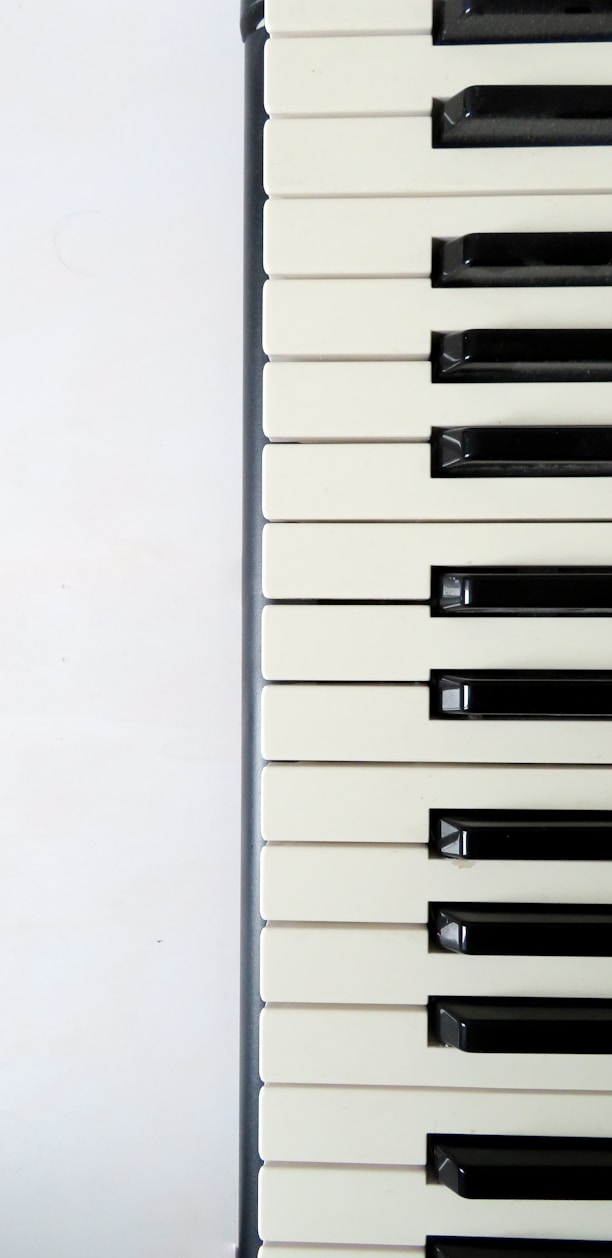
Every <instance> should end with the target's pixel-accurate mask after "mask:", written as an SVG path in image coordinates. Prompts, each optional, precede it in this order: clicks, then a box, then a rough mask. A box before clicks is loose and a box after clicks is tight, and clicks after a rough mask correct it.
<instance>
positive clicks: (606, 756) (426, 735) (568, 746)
mask: <svg viewBox="0 0 612 1258" xmlns="http://www.w3.org/2000/svg"><path fill="white" fill-rule="evenodd" d="M449 671H450V670H449ZM429 699H430V695H429V686H425V685H410V684H409V685H399V686H392V685H388V686H385V685H380V684H374V685H361V686H346V685H344V686H343V685H339V686H333V685H328V686H318V685H282V684H281V685H271V686H266V687H265V688H264V691H263V699H262V755H263V757H264V759H265V760H313V761H319V760H331V761H337V762H342V761H351V762H355V761H357V762H358V761H367V760H370V761H372V762H377V763H384V762H393V763H399V762H401V761H414V760H425V761H433V762H435V761H440V762H444V761H448V762H450V763H452V764H456V763H457V761H465V763H466V764H478V763H480V764H496V763H504V762H507V763H509V764H521V763H522V764H609V765H612V722H611V721H608V720H599V721H598V720H593V721H591V720H576V721H572V720H559V721H556V720H548V719H544V720H510V721H504V720H499V721H498V720H494V719H493V720H484V721H477V720H476V721H472V720H462V719H457V720H453V719H446V720H438V719H434V720H430V717H429Z"/></svg>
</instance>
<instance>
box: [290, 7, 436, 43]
mask: <svg viewBox="0 0 612 1258" xmlns="http://www.w3.org/2000/svg"><path fill="white" fill-rule="evenodd" d="M431 22H432V0H266V27H267V30H268V31H269V33H270V34H271V35H272V36H275V35H306V34H316V35H340V34H366V33H367V34H369V33H373V34H379V33H382V32H385V31H387V32H388V31H391V32H403V33H404V34H408V35H417V34H423V33H429V32H430V31H431Z"/></svg>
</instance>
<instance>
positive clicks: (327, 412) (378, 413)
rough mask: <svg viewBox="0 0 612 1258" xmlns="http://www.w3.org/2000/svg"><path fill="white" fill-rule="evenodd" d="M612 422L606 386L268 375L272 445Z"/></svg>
mask: <svg viewBox="0 0 612 1258" xmlns="http://www.w3.org/2000/svg"><path fill="white" fill-rule="evenodd" d="M524 199H525V200H526V201H529V199H530V198H527V197H526V198H524ZM487 203H488V204H495V202H494V201H493V200H491V201H488V202H487ZM320 204H322V205H324V204H325V202H321V203H320ZM365 204H367V202H366V203H365ZM390 204H393V202H390ZM495 291H497V292H499V289H497V290H495ZM530 291H532V290H530ZM611 415H612V382H608V381H605V382H601V381H597V382H595V383H590V382H589V383H576V382H574V381H570V382H568V383H563V384H559V383H553V384H549V383H538V384H523V383H515V384H454V385H453V384H448V383H446V384H433V383H432V379H431V366H430V364H429V363H428V362H427V363H425V362H361V363H358V362H350V363H349V362H321V363H315V362H301V363H300V362H293V363H291V362H288V363H283V362H275V363H268V364H267V365H266V368H265V370H264V429H265V432H266V435H267V436H268V437H269V438H270V439H271V440H272V441H407V440H409V441H428V440H429V437H430V436H431V430H432V428H434V427H438V428H439V427H452V426H455V427H461V425H463V424H470V425H471V426H480V425H485V424H486V425H489V426H491V427H495V426H496V425H499V426H500V427H502V426H506V425H508V426H512V425H530V426H531V425H534V424H537V425H546V426H548V425H553V426H556V425H557V424H572V423H576V422H577V420H579V421H580V423H583V424H609V423H610V416H611Z"/></svg>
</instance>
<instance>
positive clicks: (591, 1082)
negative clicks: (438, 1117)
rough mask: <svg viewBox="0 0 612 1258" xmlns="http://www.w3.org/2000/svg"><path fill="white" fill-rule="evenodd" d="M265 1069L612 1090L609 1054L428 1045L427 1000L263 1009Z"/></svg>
mask: <svg viewBox="0 0 612 1258" xmlns="http://www.w3.org/2000/svg"><path fill="white" fill-rule="evenodd" d="M490 990H491V991H492V990H493V984H491V988H490ZM260 1069H261V1073H262V1078H263V1079H264V1080H265V1081H266V1083H301V1084H312V1083H317V1084H324V1085H329V1084H335V1085H339V1086H343V1087H344V1086H346V1085H351V1084H352V1085H353V1086H357V1087H366V1086H368V1087H381V1086H383V1087H399V1088H401V1087H407V1088H414V1087H434V1088H497V1089H510V1088H519V1089H525V1090H529V1089H530V1088H531V1089H533V1090H534V1091H543V1092H545V1091H546V1090H547V1089H551V1088H554V1089H555V1090H561V1091H565V1090H567V1091H570V1092H572V1091H573V1092H580V1091H591V1092H593V1091H597V1092H604V1091H608V1092H609V1091H610V1090H611V1082H612V1061H611V1060H610V1057H609V1055H606V1054H605V1053H598V1054H595V1055H593V1056H588V1055H586V1054H576V1055H572V1054H567V1053H562V1054H561V1053H553V1054H547V1053H463V1052H459V1051H457V1050H455V1049H452V1048H445V1047H444V1048H443V1047H441V1046H440V1045H435V1044H434V1045H432V1046H429V1045H428V1043H427V1010H426V1008H425V1007H424V1006H421V1007H418V1008H415V1007H409V1008H396V1009H393V1008H389V1009H379V1008H367V1007H364V1008H361V1009H356V1008H351V1006H350V1005H348V1006H347V1005H339V1006H338V1007H337V1008H333V1007H332V1006H321V1007H320V1008H317V1007H316V1006H308V1005H305V1006H301V1007H300V1006H295V1005H294V1006H291V1005H268V1007H267V1008H266V1009H265V1010H264V1011H263V1013H262V1016H261V1032H260ZM450 1113H451V1111H450V1109H449V1118H450Z"/></svg>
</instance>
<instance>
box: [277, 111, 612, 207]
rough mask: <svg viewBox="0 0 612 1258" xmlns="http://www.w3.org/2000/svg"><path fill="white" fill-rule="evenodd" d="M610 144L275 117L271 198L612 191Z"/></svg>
mask: <svg viewBox="0 0 612 1258" xmlns="http://www.w3.org/2000/svg"><path fill="white" fill-rule="evenodd" d="M608 154H609V149H607V148H606V147H605V146H597V145H596V146H594V147H586V146H585V147H584V148H581V147H570V148H565V147H562V146H560V147H550V148H548V147H539V146H537V145H534V146H532V147H530V148H495V149H494V148H474V149H468V148H462V149H434V148H432V122H431V118H423V117H414V116H412V117H400V118H273V119H271V120H270V121H269V122H267V123H266V128H265V132H264V187H265V191H266V192H267V194H268V196H271V197H276V196H278V197H338V196H349V197H350V196H352V197H355V196H357V197H358V196H379V197H385V196H388V197H394V196H453V195H454V196H464V195H467V196H481V195H485V196H486V195H489V194H491V195H492V194H506V195H512V194H519V195H520V194H525V193H540V194H542V195H544V194H547V193H574V194H575V193H584V192H612V163H611V162H610V160H609V156H608Z"/></svg>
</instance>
